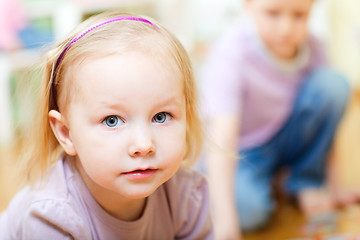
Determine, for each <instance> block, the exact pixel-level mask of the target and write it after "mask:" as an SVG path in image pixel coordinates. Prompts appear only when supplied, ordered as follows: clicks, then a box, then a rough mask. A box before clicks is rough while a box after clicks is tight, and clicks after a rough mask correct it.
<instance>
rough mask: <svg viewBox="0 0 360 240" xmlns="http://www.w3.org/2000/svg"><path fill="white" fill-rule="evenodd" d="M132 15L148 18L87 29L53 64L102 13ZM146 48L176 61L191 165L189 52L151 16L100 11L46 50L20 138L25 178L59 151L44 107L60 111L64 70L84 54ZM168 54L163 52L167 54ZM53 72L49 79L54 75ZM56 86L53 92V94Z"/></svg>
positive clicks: (193, 102)
mask: <svg viewBox="0 0 360 240" xmlns="http://www.w3.org/2000/svg"><path fill="white" fill-rule="evenodd" d="M121 16H133V17H138V18H143V19H146V20H148V21H149V22H151V24H149V23H146V22H141V21H131V20H130V21H128V20H126V21H117V22H111V23H108V24H105V25H103V26H101V27H98V28H95V29H92V30H91V31H90V32H88V33H87V34H86V35H85V36H83V37H82V38H81V39H79V40H78V41H77V42H76V43H75V44H73V45H72V46H71V47H70V48H69V49H68V50H67V52H66V54H65V55H64V56H63V58H62V60H61V62H60V63H59V65H58V66H56V69H55V70H56V75H55V77H54V68H55V65H56V62H57V60H58V59H59V57H60V55H61V54H62V53H63V51H64V49H65V48H66V46H68V44H69V43H70V42H71V41H72V40H73V39H74V37H75V36H77V35H78V34H79V33H81V32H83V31H84V29H88V28H89V27H90V26H92V25H94V24H95V23H98V22H101V21H104V20H106V19H110V18H114V17H121ZM153 39H155V40H156V41H151V40H153ZM136 49H141V50H143V51H150V52H153V53H155V56H159V57H161V60H162V61H165V63H168V66H169V67H174V66H175V67H177V68H178V69H179V70H180V72H181V74H182V80H183V81H184V96H185V101H186V119H187V120H186V121H187V129H186V141H187V143H186V154H185V157H184V164H185V165H191V164H192V163H193V162H194V161H195V160H196V158H197V157H198V155H199V153H200V151H201V147H202V139H203V132H202V127H201V123H200V119H199V115H198V96H197V87H196V83H195V80H194V76H193V71H192V68H191V62H190V59H189V56H188V54H187V52H186V50H185V49H184V47H183V46H182V44H181V43H180V42H179V41H178V39H177V38H176V37H175V36H174V35H173V34H172V33H170V32H169V31H167V30H166V29H165V28H164V27H163V26H161V25H160V24H159V23H158V22H156V21H155V20H153V19H151V18H148V17H144V16H135V15H129V14H123V13H120V12H117V11H111V12H104V13H101V14H99V15H96V16H93V17H90V18H89V19H87V20H86V21H84V22H83V23H81V24H80V25H79V26H78V27H77V28H76V29H75V30H74V31H73V33H72V34H70V36H69V37H68V38H67V39H65V40H64V41H63V42H62V43H60V44H59V45H58V46H56V47H55V48H53V49H52V50H50V51H49V52H48V55H47V58H46V61H45V66H44V70H43V76H42V79H41V83H40V90H39V94H38V101H37V108H36V109H37V110H38V113H37V114H35V117H36V119H35V121H34V127H33V129H32V130H33V131H32V135H31V136H30V137H29V138H28V139H29V143H27V144H25V147H26V150H25V151H24V154H23V158H24V161H22V162H23V163H24V166H23V167H24V171H25V176H26V178H27V180H30V182H31V183H33V182H34V180H36V179H37V178H38V177H39V176H41V177H43V176H44V175H45V172H46V170H47V169H48V168H49V167H50V166H51V165H52V164H53V163H55V162H56V161H57V160H58V158H59V157H60V154H61V153H62V152H63V151H62V149H61V146H60V144H59V143H58V141H57V139H56V137H55V135H54V133H53V132H52V129H51V127H50V124H49V118H48V113H49V111H50V110H51V109H56V110H57V108H58V106H59V111H60V110H61V111H65V110H66V105H67V103H68V102H69V97H70V96H72V95H73V94H70V93H73V92H74V91H76V88H75V89H74V86H73V85H72V84H71V83H70V82H71V81H70V80H69V79H67V78H65V77H64V76H65V73H66V70H67V69H68V68H69V67H70V66H71V65H72V64H73V63H74V62H75V61H79V60H80V61H82V60H85V59H86V58H87V57H89V56H90V57H97V56H106V55H110V54H113V53H119V51H124V50H136ZM166 57H167V58H166ZM53 78H54V79H53ZM52 81H55V85H56V90H55V91H54V90H53V86H52ZM53 91H54V92H55V95H56V97H55V96H54V94H53Z"/></svg>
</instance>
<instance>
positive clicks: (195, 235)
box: [164, 169, 213, 239]
mask: <svg viewBox="0 0 360 240" xmlns="http://www.w3.org/2000/svg"><path fill="white" fill-rule="evenodd" d="M164 187H165V191H166V195H167V198H168V203H169V205H170V209H171V212H172V215H173V221H174V227H175V231H176V235H177V236H188V239H211V236H212V234H213V230H212V221H211V217H210V204H209V203H210V201H209V190H208V183H207V181H206V179H205V177H204V176H203V175H202V174H201V173H199V172H197V171H195V170H193V169H180V170H179V171H178V172H177V173H176V174H175V175H174V176H173V177H172V178H171V179H169V180H168V181H167V182H166V183H165V186H164ZM184 239H187V238H184Z"/></svg>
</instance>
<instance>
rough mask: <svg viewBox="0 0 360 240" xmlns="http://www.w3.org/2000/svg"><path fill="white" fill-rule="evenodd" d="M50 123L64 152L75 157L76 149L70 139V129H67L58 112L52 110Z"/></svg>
mask: <svg viewBox="0 0 360 240" xmlns="http://www.w3.org/2000/svg"><path fill="white" fill-rule="evenodd" d="M49 121H50V126H51V128H52V130H53V132H54V134H55V136H56V138H57V140H58V141H59V143H60V145H61V146H62V147H63V149H64V151H65V152H66V153H67V154H68V155H70V156H75V155H76V149H75V147H74V144H73V142H72V140H71V138H70V134H69V133H70V132H69V128H68V127H67V125H66V123H65V120H64V118H63V116H62V115H61V113H59V112H58V111H56V110H50V112H49Z"/></svg>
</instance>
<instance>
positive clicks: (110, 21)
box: [51, 16, 154, 110]
mask: <svg viewBox="0 0 360 240" xmlns="http://www.w3.org/2000/svg"><path fill="white" fill-rule="evenodd" d="M122 20H131V21H139V22H144V23H148V24H150V25H152V26H153V25H154V24H153V23H152V22H150V21H149V20H146V19H145V18H140V17H132V16H124V17H114V18H109V19H107V20H104V21H102V22H99V23H96V24H94V25H92V26H90V27H89V28H87V29H85V30H84V31H82V32H81V33H79V34H78V35H76V36H75V37H74V38H73V40H71V41H70V42H69V43H68V44H67V45H66V47H65V48H64V50H63V51H62V52H61V54H60V56H59V58H58V59H57V60H56V63H55V67H54V70H53V74H52V78H51V88H52V94H53V99H54V103H55V107H56V109H57V110H58V109H59V108H58V105H57V100H56V99H57V96H56V84H55V78H56V74H57V69H58V67H59V65H60V63H61V62H62V60H63V58H64V56H65V54H66V53H67V51H68V50H69V49H70V48H71V46H72V45H74V43H76V42H77V41H78V40H79V39H81V38H82V37H83V36H85V35H86V34H88V33H89V32H91V31H92V30H94V29H96V28H98V27H100V26H102V25H105V24H108V23H112V22H117V21H122Z"/></svg>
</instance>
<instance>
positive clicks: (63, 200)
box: [0, 166, 88, 239]
mask: <svg viewBox="0 0 360 240" xmlns="http://www.w3.org/2000/svg"><path fill="white" fill-rule="evenodd" d="M58 167H59V166H56V167H55V169H53V171H52V173H51V175H50V178H49V181H47V182H45V183H43V184H42V185H39V186H35V187H29V186H27V187H25V188H23V189H22V190H21V191H19V192H18V193H17V194H16V195H15V197H14V198H13V199H12V200H11V202H10V204H9V206H8V208H7V209H6V210H5V211H4V212H3V213H2V214H1V215H0V239H26V238H28V237H29V236H31V237H32V238H34V239H41V238H42V239H43V238H44V237H45V236H46V237H47V236H49V239H50V238H51V239H59V238H64V237H65V236H69V234H70V235H73V234H74V235H73V236H74V237H75V236H77V237H75V238H76V239H78V238H80V239H84V238H85V239H86V237H87V236H88V235H87V234H88V233H87V231H86V228H85V224H84V221H83V220H82V218H81V215H80V214H79V210H78V206H77V204H76V201H73V200H72V196H71V194H69V191H68V189H67V187H66V184H65V185H64V184H62V183H61V178H62V177H63V176H61V175H62V174H60V173H59V169H58ZM60 170H61V169H60ZM36 236H38V237H39V238H37V237H36Z"/></svg>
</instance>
